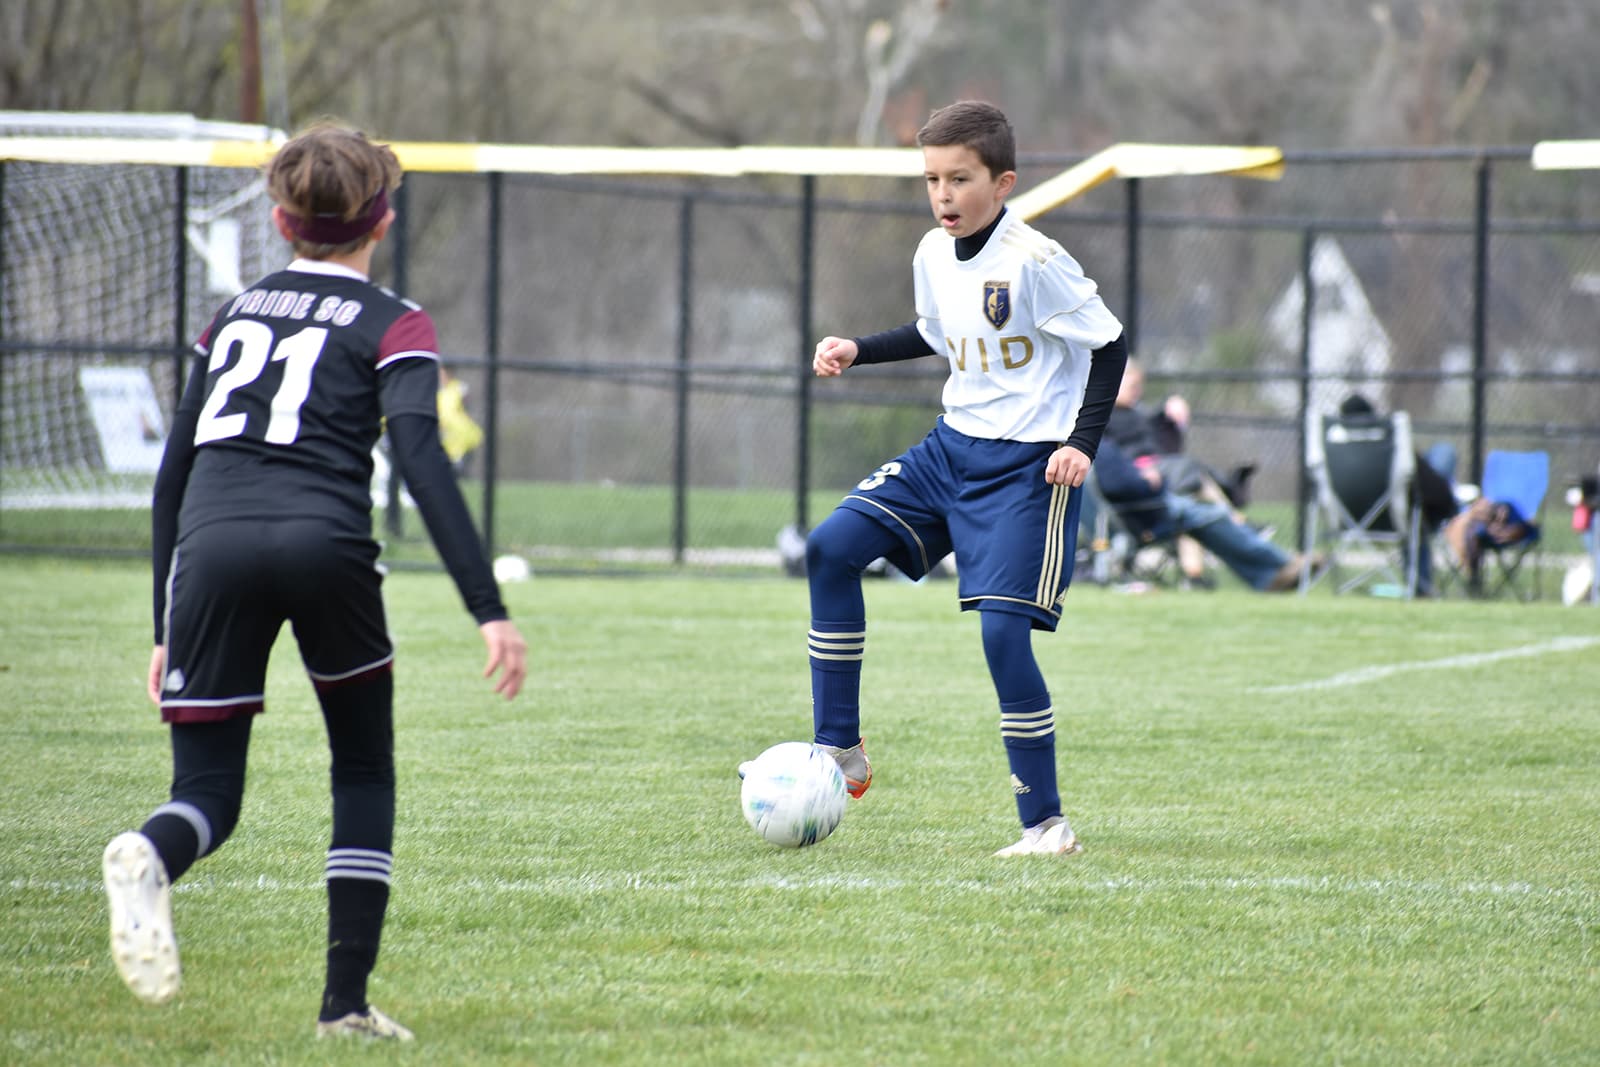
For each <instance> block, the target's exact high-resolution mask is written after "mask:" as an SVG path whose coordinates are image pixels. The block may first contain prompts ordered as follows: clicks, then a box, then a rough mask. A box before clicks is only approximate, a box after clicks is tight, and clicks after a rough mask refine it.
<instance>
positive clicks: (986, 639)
mask: <svg viewBox="0 0 1600 1067" xmlns="http://www.w3.org/2000/svg"><path fill="white" fill-rule="evenodd" d="M980 614H981V615H982V617H983V653H984V657H985V659H986V660H987V661H988V663H989V674H990V676H991V677H992V678H993V679H994V687H995V692H996V694H997V695H998V696H999V698H1000V739H1001V741H1002V742H1003V743H1004V745H1005V749H1006V761H1007V763H1009V764H1010V766H1011V789H1012V792H1013V793H1015V794H1016V798H1017V817H1018V818H1019V819H1021V821H1022V825H1023V826H1037V825H1038V824H1039V823H1041V822H1043V821H1044V820H1046V819H1048V818H1051V817H1052V816H1056V815H1060V814H1061V793H1060V788H1059V786H1058V785H1057V782H1056V726H1055V712H1054V709H1053V708H1052V707H1051V704H1050V693H1049V691H1048V690H1047V689H1046V688H1045V684H1044V675H1042V674H1041V673H1039V664H1038V661H1037V660H1035V659H1034V656H1033V623H1032V622H1031V620H1029V618H1028V617H1027V616H1025V615H1016V614H1012V613H1010V612H1004V611H985V612H981V613H980Z"/></svg>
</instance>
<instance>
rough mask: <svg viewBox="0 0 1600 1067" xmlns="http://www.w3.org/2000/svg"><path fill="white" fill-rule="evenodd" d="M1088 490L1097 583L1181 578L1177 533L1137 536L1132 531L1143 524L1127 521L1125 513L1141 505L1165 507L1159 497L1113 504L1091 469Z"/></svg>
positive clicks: (1085, 480) (1174, 580)
mask: <svg viewBox="0 0 1600 1067" xmlns="http://www.w3.org/2000/svg"><path fill="white" fill-rule="evenodd" d="M1083 486H1084V489H1085V490H1086V491H1087V492H1088V494H1089V495H1088V498H1087V500H1086V503H1087V504H1088V505H1089V507H1088V508H1086V509H1085V510H1086V511H1089V510H1092V511H1093V513H1094V521H1093V522H1092V523H1091V524H1089V526H1090V536H1091V538H1092V540H1091V542H1090V543H1091V548H1092V550H1093V553H1094V559H1093V564H1092V567H1091V571H1090V573H1091V575H1092V576H1093V579H1094V581H1095V582H1096V583H1098V584H1100V585H1109V584H1111V583H1113V582H1147V583H1150V584H1152V585H1155V584H1167V583H1171V582H1177V581H1181V576H1182V573H1183V572H1182V570H1181V568H1179V566H1178V547H1177V538H1176V536H1172V537H1164V538H1151V537H1140V536H1139V535H1137V534H1135V533H1134V532H1133V530H1134V529H1135V528H1136V527H1138V528H1142V527H1143V526H1144V525H1145V524H1142V523H1129V522H1128V519H1127V513H1128V512H1130V511H1135V510H1138V509H1141V508H1146V509H1161V510H1164V509H1165V507H1166V505H1165V504H1163V503H1162V502H1161V498H1160V497H1152V498H1150V500H1148V501H1144V502H1140V503H1133V504H1128V503H1116V504H1113V503H1112V502H1111V501H1109V500H1107V499H1106V497H1105V494H1103V493H1102V492H1101V491H1100V482H1099V480H1098V479H1097V478H1096V477H1095V475H1094V470H1093V468H1091V469H1090V471H1089V476H1088V477H1087V478H1086V479H1084V483H1083Z"/></svg>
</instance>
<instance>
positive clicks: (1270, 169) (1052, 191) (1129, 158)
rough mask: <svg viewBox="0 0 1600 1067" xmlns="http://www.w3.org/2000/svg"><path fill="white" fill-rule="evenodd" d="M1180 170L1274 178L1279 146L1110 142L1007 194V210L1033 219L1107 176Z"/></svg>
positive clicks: (1148, 175)
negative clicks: (1048, 176) (1042, 179)
mask: <svg viewBox="0 0 1600 1067" xmlns="http://www.w3.org/2000/svg"><path fill="white" fill-rule="evenodd" d="M1185 174H1232V175H1235V176H1237V177H1241V178H1263V179H1269V180H1270V179H1277V178H1281V177H1283V150H1282V149H1279V148H1272V147H1267V146H1242V147H1235V146H1231V145H1172V144H1136V143H1129V142H1124V143H1122V144H1114V145H1112V146H1111V147H1110V148H1106V149H1103V150H1101V151H1099V152H1096V153H1095V154H1094V155H1092V156H1090V157H1089V158H1088V159H1086V160H1084V161H1083V162H1081V163H1077V164H1074V165H1073V166H1071V167H1068V168H1067V169H1066V170H1064V171H1062V172H1061V173H1060V174H1057V175H1056V176H1055V177H1054V178H1051V179H1049V180H1047V181H1045V182H1043V183H1041V184H1039V185H1036V186H1034V187H1033V188H1032V189H1029V190H1028V191H1027V192H1025V193H1022V194H1021V195H1019V196H1014V197H1012V198H1011V210H1013V211H1015V212H1017V214H1019V215H1021V216H1022V217H1023V218H1025V219H1036V218H1038V217H1039V216H1040V215H1043V214H1045V213H1046V212H1048V211H1052V210H1054V209H1055V208H1058V207H1060V206H1061V205H1062V204H1064V203H1066V202H1067V201H1068V200H1071V199H1072V198H1073V197H1075V196H1080V195H1082V194H1083V193H1086V192H1088V191H1089V190H1090V189H1093V188H1094V187H1095V186H1097V185H1099V184H1100V183H1101V182H1104V181H1108V180H1110V179H1112V178H1160V177H1172V176H1178V175H1185Z"/></svg>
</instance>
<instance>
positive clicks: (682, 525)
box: [672, 196, 694, 564]
mask: <svg viewBox="0 0 1600 1067" xmlns="http://www.w3.org/2000/svg"><path fill="white" fill-rule="evenodd" d="M693 286H694V197H692V196H685V197H684V198H683V199H682V200H681V201H679V203H678V376H677V382H676V387H675V389H674V394H675V395H674V399H675V401H676V405H675V411H674V419H675V424H674V426H673V457H672V561H673V562H674V563H680V564H681V563H682V562H683V557H684V551H685V549H686V548H687V547H688V543H689V342H690V340H691V337H692V327H693V321H694V288H693Z"/></svg>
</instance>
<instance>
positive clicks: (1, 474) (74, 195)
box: [0, 111, 281, 539]
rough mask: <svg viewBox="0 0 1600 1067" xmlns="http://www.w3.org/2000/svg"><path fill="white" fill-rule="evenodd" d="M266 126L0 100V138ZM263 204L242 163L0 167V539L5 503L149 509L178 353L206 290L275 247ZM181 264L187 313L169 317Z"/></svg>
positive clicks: (235, 134)
mask: <svg viewBox="0 0 1600 1067" xmlns="http://www.w3.org/2000/svg"><path fill="white" fill-rule="evenodd" d="M271 135H272V131H271V130H268V129H265V128H262V127H257V126H243V125H239V124H235V123H214V122H204V121H200V120H196V119H193V118H190V117H188V116H181V115H117V114H105V115H81V114H80V115H68V114H53V113H26V112H4V111H0V137H3V136H26V137H91V136H93V137H108V136H113V137H135V138H142V137H151V138H158V137H159V138H166V139H173V138H194V139H207V140H213V139H231V140H265V139H268V138H269V137H270V136H271ZM180 197H181V198H182V199H183V200H184V202H185V203H186V207H187V210H186V212H185V213H184V216H185V217H184V218H183V222H182V226H181V229H182V233H181V241H182V244H181V245H180V244H179V241H180V234H179V233H178V230H179V223H178V221H177V220H178V218H179V214H178V211H177V205H178V202H179V199H180ZM265 204H266V200H265V192H264V189H263V187H262V183H261V180H260V175H259V174H258V173H257V172H255V171H252V170H248V169H228V168H217V167H190V168H187V169H185V170H183V171H182V172H181V178H180V171H179V170H177V169H176V168H173V167H152V166H136V165H122V164H63V163H50V164H40V163H29V162H23V161H11V162H7V163H5V164H4V165H3V167H0V230H3V241H0V249H3V255H0V512H4V513H5V516H6V518H7V520H9V521H8V523H7V525H9V526H11V530H10V531H0V539H4V537H5V534H6V533H9V532H14V531H15V529H16V526H17V524H18V523H19V522H25V520H24V519H22V518H21V517H19V515H18V513H19V512H29V511H40V510H56V509H80V510H83V511H90V510H115V509H144V508H146V507H148V505H149V501H150V490H151V487H152V484H153V482H154V478H155V470H156V466H157V464H158V463H159V461H160V456H161V448H162V444H163V441H164V440H165V436H166V425H167V422H168V420H169V419H170V416H171V412H172V407H173V402H174V400H175V397H176V390H177V382H178V378H179V372H178V368H179V366H180V359H181V354H182V353H183V352H185V351H186V350H187V347H188V344H189V343H190V342H191V341H192V340H193V339H194V337H196V336H197V335H198V333H199V331H200V330H201V329H203V328H204V324H205V319H206V317H207V316H208V315H209V314H210V313H211V312H212V310H214V308H215V306H216V304H217V303H218V301H219V300H220V299H222V298H223V297H225V296H228V295H232V294H233V293H235V292H237V291H238V289H239V288H240V287H241V279H245V278H253V277H255V276H258V275H260V274H262V273H265V271H266V269H268V266H269V257H270V256H280V257H281V249H280V248H277V247H275V245H274V243H273V240H272V235H271V234H270V233H269V232H267V229H266V226H267V224H266V219H267V212H266V210H265V209H264V208H265ZM180 262H181V266H180ZM180 270H181V274H180ZM180 278H181V281H182V284H183V292H184V293H185V294H186V296H187V300H186V303H187V309H186V313H185V319H186V321H185V322H183V323H182V324H175V323H174V322H173V317H172V310H173V307H174V296H175V292H177V289H178V285H179V282H180ZM180 326H181V332H180V330H179V329H178V328H176V327H180ZM134 518H136V517H135V516H125V517H124V521H128V520H132V519H134ZM82 521H84V522H90V521H91V520H90V519H89V517H88V516H87V515H85V516H82Z"/></svg>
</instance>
